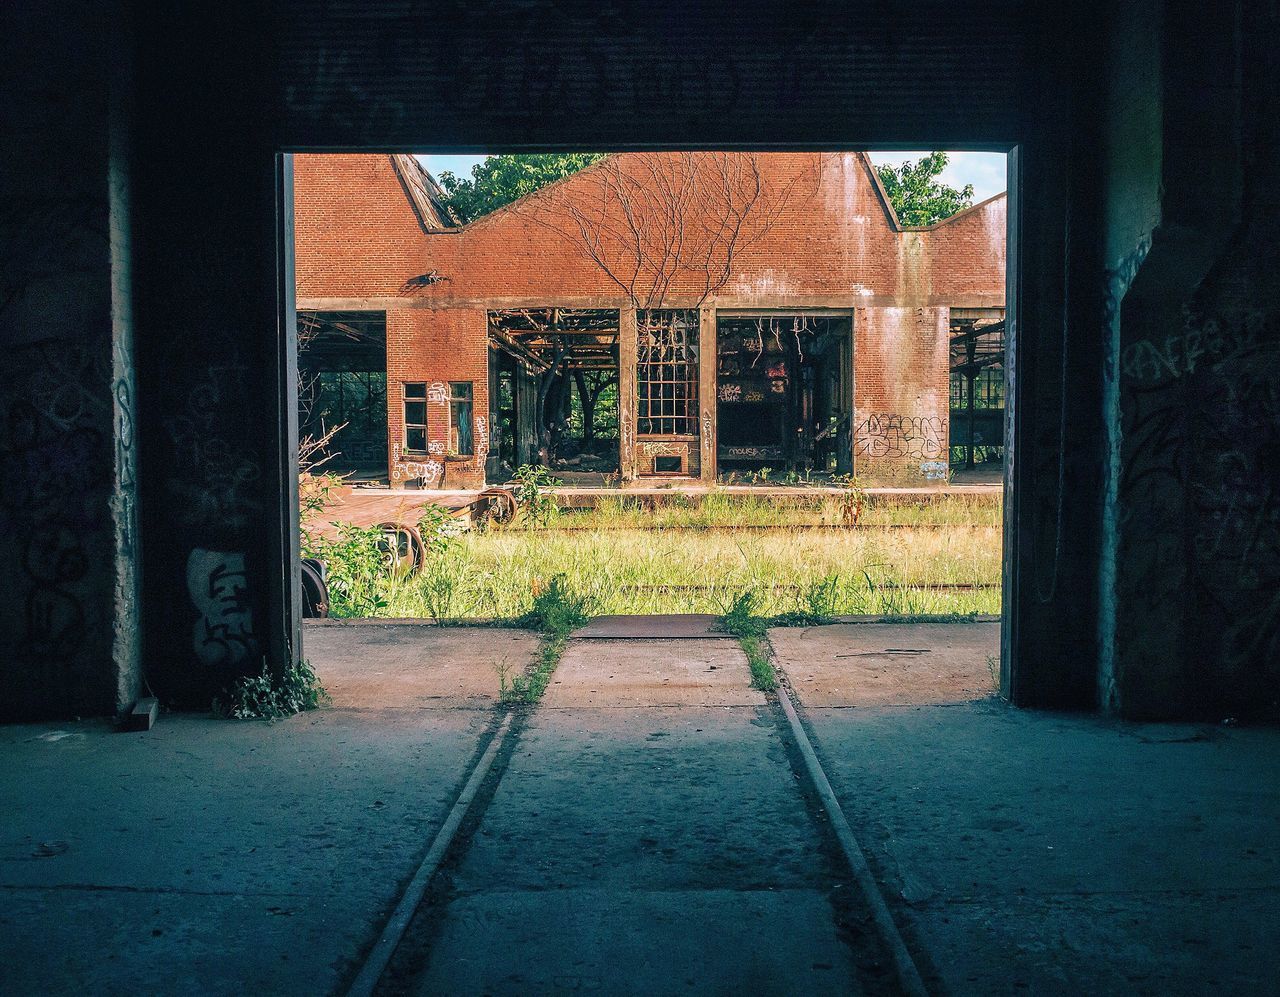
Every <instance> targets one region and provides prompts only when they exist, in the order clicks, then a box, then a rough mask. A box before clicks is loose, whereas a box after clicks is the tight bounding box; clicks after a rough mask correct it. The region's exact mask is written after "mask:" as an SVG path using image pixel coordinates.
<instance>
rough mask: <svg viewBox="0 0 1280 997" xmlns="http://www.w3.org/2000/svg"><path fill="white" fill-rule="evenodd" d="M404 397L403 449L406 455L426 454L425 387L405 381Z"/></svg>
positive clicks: (403, 387)
mask: <svg viewBox="0 0 1280 997" xmlns="http://www.w3.org/2000/svg"><path fill="white" fill-rule="evenodd" d="M402 391H403V396H404V449H405V452H406V453H426V452H427V385H426V382H425V381H406V382H404V384H403V385H402Z"/></svg>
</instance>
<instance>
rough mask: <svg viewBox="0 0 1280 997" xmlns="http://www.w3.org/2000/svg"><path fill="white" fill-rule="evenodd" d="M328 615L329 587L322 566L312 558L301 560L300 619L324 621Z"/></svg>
mask: <svg viewBox="0 0 1280 997" xmlns="http://www.w3.org/2000/svg"><path fill="white" fill-rule="evenodd" d="M328 615H329V586H328V585H327V584H326V583H325V568H324V564H323V563H322V562H320V561H317V560H316V559H315V558H314V557H304V558H303V559H302V617H303V619H324V618H325V617H327V616H328Z"/></svg>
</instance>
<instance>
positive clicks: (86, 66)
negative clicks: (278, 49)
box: [0, 2, 141, 719]
mask: <svg viewBox="0 0 1280 997" xmlns="http://www.w3.org/2000/svg"><path fill="white" fill-rule="evenodd" d="M51 25H54V26H56V30H53V29H51ZM0 35H3V36H4V37H5V40H6V41H8V42H9V43H10V45H9V46H8V48H7V55H6V58H5V60H3V65H2V66H0V91H2V92H4V93H5V94H6V95H8V100H7V101H6V105H7V106H6V112H7V118H6V126H7V128H11V129H12V131H11V132H9V133H8V138H7V139H6V141H5V142H4V143H3V145H0V175H3V176H4V177H5V184H6V187H5V202H6V205H7V209H8V210H7V212H6V213H5V217H4V220H3V221H2V222H0V244H2V245H3V250H4V259H3V263H2V264H0V271H3V276H2V277H0V286H2V288H3V293H2V294H0V348H2V349H3V356H4V370H5V375H4V377H3V378H0V416H2V417H0V576H2V577H3V578H4V579H5V591H6V594H5V598H4V599H3V601H0V646H3V647H4V649H5V651H4V656H5V664H4V666H3V667H0V718H4V719H34V718H37V717H63V716H70V715H73V714H89V715H93V714H104V713H113V712H116V711H117V710H120V709H122V708H125V707H127V706H128V705H129V704H130V703H131V702H132V700H133V699H134V698H135V697H136V696H137V695H138V691H139V687H140V684H141V680H140V669H139V644H140V638H139V625H138V621H139V600H138V597H137V584H138V551H139V544H138V537H137V527H136V496H137V476H136V473H135V459H134V458H135V444H136V441H137V432H136V421H135V420H136V412H135V399H134V379H133V368H132V338H133V307H132V306H133V302H132V278H133V274H132V272H131V269H130V242H131V238H132V215H131V206H130V195H131V182H130V175H129V164H128V155H129V127H130V124H131V120H130V119H131V107H130V103H129V90H130V86H129V84H130V81H129V78H128V75H129V71H130V68H131V60H132V51H131V45H130V42H129V39H128V37H127V33H126V32H125V31H124V30H123V25H122V23H121V18H120V15H119V11H118V10H116V8H115V7H114V5H112V4H103V5H83V4H75V3H67V2H55V3H53V4H42V5H39V7H35V6H30V5H29V6H28V8H27V9H25V10H23V9H21V7H14V8H13V9H12V10H8V11H6V12H5V16H4V18H3V27H2V28H0Z"/></svg>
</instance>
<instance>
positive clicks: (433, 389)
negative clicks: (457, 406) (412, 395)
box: [427, 381, 449, 405]
mask: <svg viewBox="0 0 1280 997" xmlns="http://www.w3.org/2000/svg"><path fill="white" fill-rule="evenodd" d="M427 401H428V402H430V403H431V404H432V405H448V404H449V389H448V388H447V387H445V384H444V382H443V381H432V382H431V384H430V385H429V386H428V387H427Z"/></svg>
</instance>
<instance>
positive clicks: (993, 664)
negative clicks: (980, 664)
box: [987, 654, 1000, 695]
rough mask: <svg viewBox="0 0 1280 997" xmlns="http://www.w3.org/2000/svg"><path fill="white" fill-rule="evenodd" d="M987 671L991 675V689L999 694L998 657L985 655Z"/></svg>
mask: <svg viewBox="0 0 1280 997" xmlns="http://www.w3.org/2000/svg"><path fill="white" fill-rule="evenodd" d="M987 672H988V674H990V676H991V691H992V692H994V693H996V695H999V694H1000V659H999V658H996V657H995V656H994V655H990V654H988V655H987Z"/></svg>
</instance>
